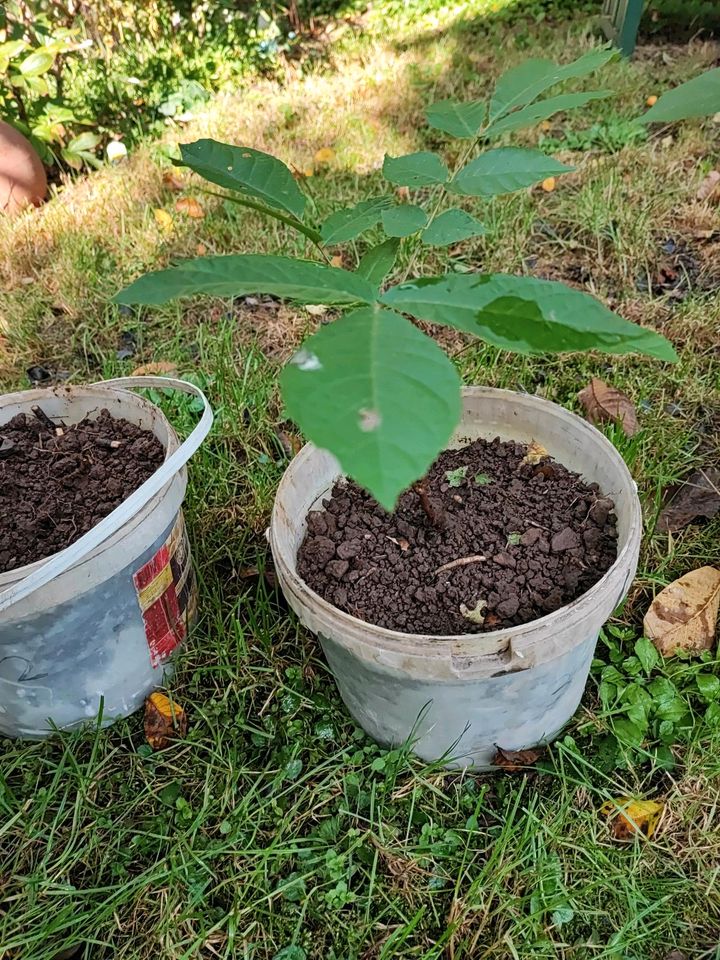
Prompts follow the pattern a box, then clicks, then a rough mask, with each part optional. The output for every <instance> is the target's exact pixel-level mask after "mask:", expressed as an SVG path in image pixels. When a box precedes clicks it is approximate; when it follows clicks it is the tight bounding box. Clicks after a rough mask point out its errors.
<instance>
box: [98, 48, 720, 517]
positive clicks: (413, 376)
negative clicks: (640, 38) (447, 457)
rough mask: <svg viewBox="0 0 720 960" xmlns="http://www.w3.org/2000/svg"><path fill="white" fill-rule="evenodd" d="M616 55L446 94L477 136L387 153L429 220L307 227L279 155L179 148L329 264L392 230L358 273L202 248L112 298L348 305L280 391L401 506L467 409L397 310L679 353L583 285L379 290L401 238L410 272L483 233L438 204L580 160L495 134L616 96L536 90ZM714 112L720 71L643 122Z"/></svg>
mask: <svg viewBox="0 0 720 960" xmlns="http://www.w3.org/2000/svg"><path fill="white" fill-rule="evenodd" d="M612 56H613V53H612V52H611V51H610V50H607V49H598V50H592V51H590V52H589V53H587V54H585V55H584V56H583V57H580V58H579V59H578V60H576V61H574V62H572V63H569V64H565V65H558V64H555V63H552V62H551V61H548V60H542V59H536V60H528V61H525V62H524V63H522V64H520V65H519V66H518V67H515V68H513V69H511V70H509V71H507V72H506V73H505V74H503V75H502V76H501V77H500V79H499V80H498V82H497V84H496V86H495V90H494V92H493V94H492V97H491V98H490V102H489V103H485V102H483V101H471V102H469V103H458V102H455V101H444V102H441V103H436V104H433V105H432V106H431V107H429V108H428V110H427V113H426V116H427V120H428V123H429V124H430V125H431V126H433V127H435V128H436V129H438V130H441V131H442V132H444V133H445V134H447V135H448V136H450V137H456V138H460V139H463V140H467V141H469V143H468V145H467V146H466V148H465V150H464V151H463V152H462V154H461V157H460V159H459V161H458V162H457V163H456V164H455V165H454V168H453V170H452V173H451V171H450V169H449V167H448V165H447V164H446V162H445V161H444V160H443V159H442V157H440V156H439V155H437V154H436V153H432V152H430V151H418V152H416V153H412V154H408V155H406V156H403V157H386V158H385V162H384V165H383V172H384V175H385V177H386V179H387V180H388V181H389V182H390V183H392V184H393V185H395V186H402V187H407V188H408V190H410V189H413V190H418V189H420V190H423V191H425V190H427V188H428V187H429V188H431V189H430V193H429V200H428V201H427V203H426V205H429V207H430V213H427V212H426V210H425V209H424V208H423V206H421V205H420V204H418V203H407V202H404V203H398V202H396V199H395V198H394V197H393V196H391V195H387V194H384V195H380V196H375V197H370V198H368V199H365V200H362V201H360V202H359V203H356V204H355V205H354V206H352V207H349V208H344V209H341V210H336V211H335V212H333V213H332V214H331V215H330V216H329V217H327V218H326V219H325V220H324V221H323V222H322V223H308V222H307V221H306V219H305V213H306V196H305V194H304V193H303V192H302V190H301V189H300V188H299V186H298V184H297V182H296V180H295V178H294V177H293V175H292V173H291V171H290V170H289V169H288V167H287V166H286V165H285V164H284V163H282V162H281V161H280V160H278V159H277V158H275V157H272V156H270V155H269V154H265V153H262V152H260V151H257V150H254V149H252V148H249V147H236V146H232V145H229V144H221V143H217V142H216V141H213V140H198V141H197V142H195V143H191V144H185V145H183V146H182V147H181V153H182V159H181V161H180V162H181V163H182V164H183V165H185V166H187V167H190V168H191V169H192V170H194V171H195V172H196V173H198V174H200V175H201V176H203V177H204V178H205V179H206V180H208V181H210V182H211V183H214V184H215V185H216V186H219V187H221V188H223V189H225V190H229V191H231V192H232V193H231V195H229V196H228V195H225V194H220V196H223V198H224V199H226V200H231V201H232V202H234V203H239V204H240V205H241V206H245V207H248V208H250V209H253V210H256V211H258V212H260V213H263V214H265V215H267V216H270V217H273V218H274V219H276V220H278V221H280V222H281V223H283V224H285V225H286V226H289V227H291V228H292V229H294V230H296V231H298V232H299V233H300V234H302V235H304V236H305V237H306V238H307V239H308V240H310V241H311V242H312V243H313V245H314V246H315V248H316V250H317V251H318V253H319V254H321V255H322V257H323V258H324V259H325V260H326V261H327V259H328V257H327V248H328V247H330V246H335V245H336V244H340V243H347V242H352V241H355V240H356V239H357V238H358V237H361V236H362V235H364V234H365V233H366V232H367V231H369V230H371V229H377V227H378V225H381V226H382V229H383V231H384V232H385V234H386V239H385V240H383V241H382V242H381V243H379V244H377V245H376V246H374V247H371V248H370V249H369V250H367V251H366V252H365V253H364V254H363V256H362V257H361V259H360V261H359V263H358V265H357V268H356V270H355V271H350V270H345V269H342V268H338V267H333V266H331V265H329V264H328V263H327V262H325V263H318V262H317V261H311V260H303V259H294V258H290V257H281V256H271V255H260V254H247V255H228V256H213V257H201V258H199V259H197V260H194V261H187V262H185V263H181V264H179V265H177V266H175V267H171V268H169V269H167V270H161V271H157V272H155V273H150V274H147V275H146V276H144V277H141V278H140V279H138V280H136V281H135V282H134V283H132V284H130V286H129V287H127V288H125V289H124V290H122V291H121V292H120V293H118V294H117V296H116V297H115V299H116V300H117V301H118V302H121V303H135V304H161V303H165V302H167V301H169V300H171V299H173V298H175V297H180V296H189V295H195V294H207V295H211V296H239V295H243V294H249V293H267V294H272V295H275V296H278V297H282V298H285V299H288V300H291V301H294V302H296V303H323V304H328V305H332V306H337V307H340V308H341V309H345V310H347V312H345V313H343V314H342V315H341V316H340V318H339V319H338V320H336V321H335V322H334V323H331V324H327V325H325V326H323V327H321V328H320V330H318V332H317V333H315V334H313V335H312V336H311V337H309V338H308V339H307V340H306V341H305V342H304V344H303V345H302V347H301V348H300V349H299V350H298V351H297V353H296V354H295V356H294V357H293V358H292V359H291V361H290V362H289V363H288V365H287V366H286V367H285V369H284V370H283V372H282V375H281V378H280V380H281V388H282V392H283V397H284V400H285V404H286V407H287V409H288V412H289V413H290V415H291V416H292V417H293V418H294V419H295V421H296V422H297V423H298V425H299V426H300V427H301V429H302V430H303V431H304V432H305V434H306V435H307V436H308V437H309V439H310V440H312V441H313V442H314V443H316V444H317V445H318V446H321V447H324V448H326V449H328V450H330V451H331V452H332V453H333V454H334V455H335V456H336V457H337V458H338V460H339V462H340V465H341V467H342V469H343V470H344V471H345V472H346V473H347V474H348V475H350V476H352V477H353V478H354V479H355V480H357V481H358V482H359V483H360V484H362V485H363V486H364V487H366V488H367V489H368V490H369V491H370V492H371V493H372V494H373V495H374V496H375V497H376V499H377V500H378V501H379V502H380V503H381V504H382V505H383V506H385V507H386V508H387V509H392V508H393V506H394V504H395V502H396V500H397V497H398V495H399V494H400V493H401V492H402V491H403V490H404V489H406V488H408V487H409V486H410V485H411V484H413V483H414V482H415V481H417V480H418V478H420V477H422V476H423V474H424V473H425V471H426V470H427V468H428V466H429V465H430V463H431V462H432V460H433V459H434V458H435V456H436V455H437V454H438V452H439V451H440V450H441V449H443V447H444V446H445V445H446V444H447V442H448V440H449V438H450V436H451V434H452V432H453V430H454V429H455V427H456V426H457V423H458V421H459V417H460V391H459V388H460V378H459V376H458V374H457V371H456V369H455V367H454V366H453V364H452V363H451V362H450V360H449V359H448V358H447V356H446V355H445V353H444V352H443V351H442V350H441V349H440V348H439V347H438V345H437V344H436V343H435V342H434V341H433V340H432V339H431V338H429V337H427V336H425V335H424V334H423V333H422V332H421V331H420V330H419V329H418V328H417V327H416V326H414V325H413V324H412V323H411V322H410V321H409V320H408V319H406V316H404V315H410V316H412V317H416V318H418V319H422V320H427V321H430V322H432V323H441V324H446V325H448V326H451V327H453V328H455V329H457V330H461V331H463V332H465V333H472V334H473V335H475V336H477V337H479V338H481V339H483V340H485V341H486V342H488V343H490V344H493V345H494V346H496V347H499V348H501V349H505V350H511V351H515V352H517V353H525V354H543V353H551V352H564V351H578V350H598V351H601V352H604V353H607V354H621V353H629V352H637V353H643V354H646V355H647V356H650V357H654V358H656V359H659V360H664V361H674V360H676V359H677V356H676V353H675V351H674V349H673V347H672V345H671V344H670V343H669V342H668V341H667V340H666V339H665V338H664V337H662V336H661V335H660V334H658V333H656V332H655V331H654V330H650V329H647V328H645V327H641V326H639V325H637V324H634V323H630V322H629V321H627V320H624V319H623V318H622V317H619V316H617V315H616V314H614V313H613V312H612V311H611V310H609V309H608V308H607V307H606V306H605V305H604V304H602V303H601V302H600V301H598V300H596V299H595V298H594V297H592V296H590V295H589V294H585V293H582V292H580V291H578V290H575V289H571V288H569V287H566V286H565V285H564V284H561V283H555V282H552V281H546V280H536V279H535V278H532V277H516V276H510V275H506V274H447V275H445V276H438V277H424V278H420V279H410V280H408V279H407V278H406V279H405V280H404V281H403V282H400V283H396V284H393V285H391V286H390V287H389V288H388V289H385V290H383V289H382V285H383V284H384V283H385V280H386V278H387V276H388V275H389V274H390V273H391V271H392V270H393V267H394V265H395V262H396V258H397V255H398V252H399V250H400V249H401V247H402V245H403V244H407V243H408V242H413V243H415V244H416V246H415V249H414V251H413V256H412V258H411V261H410V267H409V270H411V269H412V267H413V266H414V264H415V262H416V259H417V256H418V251H419V250H420V249H421V248H422V245H436V246H444V245H448V244H451V243H457V242H460V241H462V240H466V239H468V238H470V237H473V236H479V235H482V234H483V233H484V232H485V228H484V226H483V224H482V222H481V221H480V220H478V219H477V218H475V217H474V216H473V215H471V214H470V213H468V212H467V211H465V210H463V209H460V208H458V207H452V206H451V207H449V208H445V201H446V200H448V199H449V200H450V202H452V201H453V199H454V198H455V197H457V196H462V197H470V198H475V199H476V202H478V201H479V202H487V201H489V200H491V199H492V198H494V197H496V196H500V195H502V194H506V193H512V192H514V191H517V190H522V189H525V188H526V187H529V186H531V185H533V184H535V183H538V182H540V181H541V180H544V179H545V178H546V177H548V176H555V175H559V174H562V173H565V172H567V171H568V170H569V169H571V168H569V167H566V166H565V165H564V164H560V163H559V162H558V161H556V160H555V159H553V158H552V157H549V156H547V155H546V154H544V153H543V152H542V151H540V150H530V149H526V148H518V147H512V146H507V145H505V143H503V142H500V143H499V145H495V143H494V141H502V139H503V138H504V137H506V136H507V135H508V134H510V133H512V132H514V131H516V130H519V129H521V128H523V127H527V126H531V125H533V124H536V123H538V122H539V121H540V120H542V119H546V118H547V117H550V116H552V115H553V114H554V113H557V112H558V111H567V110H571V109H574V108H576V107H578V106H581V105H583V104H586V103H588V102H590V101H592V100H596V99H600V98H601V97H606V96H608V95H609V94H608V92H607V91H589V92H579V93H564V92H561V93H559V94H553V95H552V96H549V97H545V98H544V99H540V98H541V97H542V95H543V94H545V93H546V92H548V91H550V90H552V88H554V87H556V86H557V85H558V84H561V83H563V82H565V81H567V80H571V79H577V78H580V77H584V76H586V75H588V74H589V73H591V72H593V71H594V70H596V69H598V68H600V67H602V66H603V65H604V64H605V63H607V62H608V60H609V59H610V58H611V57H612ZM718 110H720V69H717V70H711V71H709V72H708V73H706V74H702V75H701V76H700V77H697V78H695V79H694V80H691V81H689V82H688V83H686V84H683V85H682V86H680V87H677V88H676V89H675V90H671V91H669V92H668V93H666V94H665V95H664V96H663V97H661V98H660V100H659V101H658V102H657V104H655V106H654V107H652V108H651V109H650V110H649V111H648V112H647V113H646V114H645V115H644V116H643V117H640V118H639V119H638V121H637V122H638V123H653V122H673V121H675V120H678V119H682V118H683V117H691V116H702V115H706V114H713V113H715V112H717V111H718ZM486 144H489V146H487V147H485V145H486ZM408 238H411V239H408ZM417 489H419V490H420V489H422V488H421V487H420V488H417Z"/></svg>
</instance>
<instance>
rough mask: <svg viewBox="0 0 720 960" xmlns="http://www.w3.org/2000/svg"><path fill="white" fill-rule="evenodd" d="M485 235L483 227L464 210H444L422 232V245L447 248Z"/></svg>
mask: <svg viewBox="0 0 720 960" xmlns="http://www.w3.org/2000/svg"><path fill="white" fill-rule="evenodd" d="M484 233H486V230H485V227H484V226H483V225H482V223H480V221H479V220H476V219H475V217H472V216H470V214H469V213H465V211H464V210H457V209H454V208H453V209H452V210H446V211H445V212H444V213H441V214H440V215H439V216H437V217H435V219H434V220H433V222H432V223H431V224H430V226H429V227H428V228H427V229H426V230H424V231H423V234H422V241H423V243H427V244H430V245H432V246H435V247H447V246H448V245H449V244H451V243H459V241H460V240H467V239H469V238H470V237H481V236H482V235H483V234H484Z"/></svg>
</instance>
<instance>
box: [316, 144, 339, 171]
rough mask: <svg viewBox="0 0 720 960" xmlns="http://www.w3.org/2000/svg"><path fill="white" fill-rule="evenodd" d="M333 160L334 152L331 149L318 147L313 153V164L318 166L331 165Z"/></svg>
mask: <svg viewBox="0 0 720 960" xmlns="http://www.w3.org/2000/svg"><path fill="white" fill-rule="evenodd" d="M334 159H335V151H334V150H333V148H332V147H320V149H319V150H318V151H316V153H315V163H317V164H318V165H319V166H322V165H323V164H328V163H332V162H333V160H334Z"/></svg>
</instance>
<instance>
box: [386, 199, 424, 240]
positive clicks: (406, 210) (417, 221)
mask: <svg viewBox="0 0 720 960" xmlns="http://www.w3.org/2000/svg"><path fill="white" fill-rule="evenodd" d="M426 223H427V214H426V213H425V211H424V210H423V209H422V207H418V206H415V205H414V204H412V203H403V204H400V205H399V206H397V207H390V208H389V209H387V210H383V212H382V225H383V230H384V231H385V233H386V234H387V235H388V236H389V237H409V236H410V234H411V233H416V232H417V231H418V230H422V228H423V227H424V226H425V224H426Z"/></svg>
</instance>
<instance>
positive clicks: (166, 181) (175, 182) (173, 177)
mask: <svg viewBox="0 0 720 960" xmlns="http://www.w3.org/2000/svg"><path fill="white" fill-rule="evenodd" d="M162 181H163V186H164V187H167V189H168V190H172V191H174V192H175V193H180V191H181V190H184V189H185V181H184V180H183V178H182V177H181V176H180V174H179V173H176V172H175V171H174V170H166V171H165V173H163V177H162Z"/></svg>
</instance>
